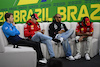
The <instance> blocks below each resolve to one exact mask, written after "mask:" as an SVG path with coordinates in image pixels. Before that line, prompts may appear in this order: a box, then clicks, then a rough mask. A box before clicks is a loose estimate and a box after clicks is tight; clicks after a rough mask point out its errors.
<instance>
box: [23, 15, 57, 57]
mask: <svg viewBox="0 0 100 67" xmlns="http://www.w3.org/2000/svg"><path fill="white" fill-rule="evenodd" d="M37 19H39V18H38V16H37V14H35V13H34V14H32V15H31V19H30V20H28V21H27V22H26V25H25V26H24V35H25V37H28V38H29V39H31V40H32V41H35V42H42V43H44V44H46V46H47V48H48V51H49V54H50V57H51V58H54V57H55V54H54V51H53V47H52V43H51V40H52V37H50V36H46V35H44V30H41V28H40V25H39V23H38V22H37Z"/></svg>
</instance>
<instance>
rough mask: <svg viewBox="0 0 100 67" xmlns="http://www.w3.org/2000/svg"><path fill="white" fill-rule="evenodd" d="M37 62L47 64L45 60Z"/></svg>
mask: <svg viewBox="0 0 100 67" xmlns="http://www.w3.org/2000/svg"><path fill="white" fill-rule="evenodd" d="M39 62H40V63H44V64H46V63H47V60H46V59H45V58H43V59H42V60H39Z"/></svg>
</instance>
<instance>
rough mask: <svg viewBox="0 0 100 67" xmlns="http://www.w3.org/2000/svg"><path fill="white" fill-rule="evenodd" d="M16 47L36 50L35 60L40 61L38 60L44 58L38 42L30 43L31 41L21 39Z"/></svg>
mask: <svg viewBox="0 0 100 67" xmlns="http://www.w3.org/2000/svg"><path fill="white" fill-rule="evenodd" d="M17 45H18V46H28V47H33V48H34V50H36V52H37V59H38V60H40V59H42V58H44V57H43V54H42V51H41V47H40V43H39V42H34V41H31V40H25V39H22V40H20V41H18V43H17Z"/></svg>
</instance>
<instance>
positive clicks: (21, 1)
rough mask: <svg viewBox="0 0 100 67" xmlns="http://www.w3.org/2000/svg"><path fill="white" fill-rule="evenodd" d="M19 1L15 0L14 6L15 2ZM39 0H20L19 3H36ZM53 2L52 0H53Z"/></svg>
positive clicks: (42, 0) (44, 0)
mask: <svg viewBox="0 0 100 67" xmlns="http://www.w3.org/2000/svg"><path fill="white" fill-rule="evenodd" d="M46 1H47V0H41V2H46ZM16 2H17V0H15V2H14V4H13V6H14V5H15V3H16ZM38 2H39V0H19V2H18V4H17V5H27V4H36V3H38ZM51 2H52V0H51Z"/></svg>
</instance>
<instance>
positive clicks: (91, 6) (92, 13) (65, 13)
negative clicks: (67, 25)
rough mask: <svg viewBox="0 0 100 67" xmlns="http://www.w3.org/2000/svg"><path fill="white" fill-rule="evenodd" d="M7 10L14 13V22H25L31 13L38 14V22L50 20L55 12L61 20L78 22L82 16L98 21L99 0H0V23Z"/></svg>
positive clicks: (99, 19)
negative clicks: (59, 15)
mask: <svg viewBox="0 0 100 67" xmlns="http://www.w3.org/2000/svg"><path fill="white" fill-rule="evenodd" d="M7 12H10V13H13V14H14V22H16V23H25V22H26V21H27V20H29V19H30V15H31V14H33V13H37V14H38V16H39V18H40V19H39V20H38V21H39V22H41V21H52V20H53V18H52V17H53V16H54V15H55V14H57V13H59V14H61V16H62V22H65V21H68V22H78V21H81V19H82V18H83V17H84V16H88V17H89V18H90V20H91V21H92V22H100V0H1V1H0V24H2V22H4V21H5V19H4V15H5V13H7Z"/></svg>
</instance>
